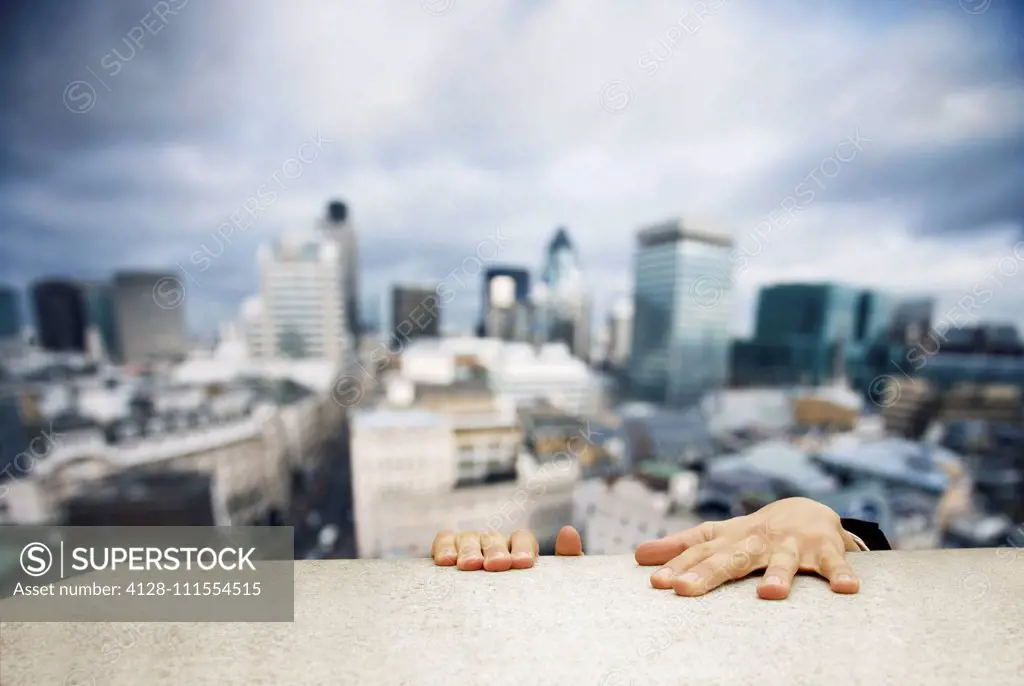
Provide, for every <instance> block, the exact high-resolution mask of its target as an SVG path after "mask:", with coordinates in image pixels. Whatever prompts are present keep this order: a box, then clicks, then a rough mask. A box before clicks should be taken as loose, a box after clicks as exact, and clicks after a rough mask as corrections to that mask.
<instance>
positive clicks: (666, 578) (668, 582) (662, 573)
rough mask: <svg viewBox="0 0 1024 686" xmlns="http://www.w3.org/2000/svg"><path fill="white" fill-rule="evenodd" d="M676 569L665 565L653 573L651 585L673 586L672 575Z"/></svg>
mask: <svg viewBox="0 0 1024 686" xmlns="http://www.w3.org/2000/svg"><path fill="white" fill-rule="evenodd" d="M674 575H675V571H674V570H673V569H672V568H671V567H663V568H662V569H659V570H658V571H656V572H655V573H654V574H651V586H653V587H654V588H672V577H673V576H674Z"/></svg>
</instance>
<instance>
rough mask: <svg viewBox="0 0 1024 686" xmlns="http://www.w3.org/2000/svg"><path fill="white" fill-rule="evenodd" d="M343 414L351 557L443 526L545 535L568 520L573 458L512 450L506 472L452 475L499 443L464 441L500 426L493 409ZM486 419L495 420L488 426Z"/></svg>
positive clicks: (406, 546) (419, 546) (423, 545)
mask: <svg viewBox="0 0 1024 686" xmlns="http://www.w3.org/2000/svg"><path fill="white" fill-rule="evenodd" d="M351 421H352V426H351V431H352V453H351V455H352V457H351V460H352V493H353V498H354V501H355V507H354V518H355V528H356V542H357V546H358V554H359V557H395V556H400V557H405V556H425V555H428V554H429V552H430V544H431V542H432V541H433V539H434V535H435V534H436V533H437V532H438V531H441V530H443V529H453V530H466V529H493V530H498V531H501V532H502V533H504V534H506V535H510V534H511V533H512V532H513V531H515V530H517V529H522V528H528V529H530V530H532V531H534V533H536V534H537V536H538V538H540V539H541V540H544V539H546V538H553V537H554V535H555V533H556V532H557V531H558V528H559V527H560V526H562V525H564V524H565V523H567V522H568V521H569V518H570V516H571V511H572V506H571V498H572V485H573V483H575V481H576V480H577V479H578V478H579V465H578V463H577V462H576V461H575V460H573V459H564V460H563V461H562V462H560V463H559V462H547V463H544V464H538V463H537V462H536V461H535V460H534V459H533V458H532V457H531V456H529V455H522V454H521V455H519V457H518V458H517V459H516V460H515V479H514V481H513V480H508V481H505V482H503V483H496V484H474V485H469V486H465V485H459V483H460V479H463V478H464V477H466V476H473V474H472V473H471V472H473V468H474V466H475V465H476V464H477V460H476V458H477V457H479V456H480V455H485V454H486V453H487V451H489V450H496V451H498V452H501V451H503V450H504V447H503V445H504V444H502V443H501V442H500V441H499V442H498V444H497V445H496V446H494V447H493V448H492V446H491V445H490V444H488V445H484V446H481V449H480V450H479V451H476V450H475V447H474V446H473V444H472V441H473V434H474V433H476V432H477V431H483V432H486V433H487V434H488V435H491V436H497V435H498V434H499V433H501V431H500V430H501V429H504V428H507V424H508V422H507V421H506V420H505V419H504V418H502V417H501V416H500V412H499V413H489V414H488V416H486V417H484V416H478V415H475V414H473V413H465V414H458V413H456V414H449V413H446V412H440V411H438V412H428V411H423V410H398V409H377V410H360V411H357V412H355V413H354V414H353V416H352V420H351ZM503 421H504V422H505V423H504V424H501V422H503ZM474 422H475V423H474ZM495 422H497V423H498V424H500V426H498V427H495V426H493V425H494V424H495ZM470 453H472V454H470ZM467 457H468V458H469V459H468V461H467Z"/></svg>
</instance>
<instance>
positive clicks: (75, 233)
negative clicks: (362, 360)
mask: <svg viewBox="0 0 1024 686" xmlns="http://www.w3.org/2000/svg"><path fill="white" fill-rule="evenodd" d="M170 4H171V5H173V6H175V7H176V8H177V11H176V13H174V14H165V15H164V16H163V17H162V19H163V21H162V22H159V23H154V22H155V19H154V17H153V15H152V13H151V12H150V10H151V7H150V6H149V5H147V4H144V3H143V4H139V3H133V4H128V3H122V4H121V5H120V6H117V5H115V7H114V8H113V9H104V10H97V11H91V12H90V13H88V15H87V16H85V17H83V19H84V20H86V21H82V22H80V23H76V22H60V23H59V24H58V23H56V22H50V21H48V20H49V19H51V18H52V13H53V12H55V11H57V9H55V8H57V7H58V6H57V5H55V4H52V3H51V4H48V3H41V4H38V5H33V6H32V7H30V8H27V9H23V10H20V11H19V12H20V13H21V14H20V16H17V17H15V19H16V21H14V22H12V23H11V31H12V33H14V34H15V35H13V36H12V38H11V45H12V46H14V50H13V51H12V53H11V55H12V56H11V57H10V58H9V59H8V60H7V62H6V67H5V74H6V75H5V78H4V79H3V92H4V93H5V95H6V96H7V97H5V100H7V101H8V102H13V103H14V107H12V108H11V110H10V111H9V112H7V113H5V114H4V115H3V116H4V123H5V126H4V127H3V131H4V134H3V138H2V140H0V145H2V146H3V150H4V151H5V154H6V157H7V158H8V160H9V165H8V166H7V167H6V168H5V169H4V170H3V174H2V176H0V208H2V210H0V220H2V221H3V222H4V225H5V227H6V228H5V243H6V246H5V247H6V248H7V251H8V256H7V257H6V258H5V259H4V261H3V265H4V273H3V274H2V275H0V281H4V282H10V283H12V284H13V285H15V286H17V287H18V288H19V289H21V290H22V291H23V292H24V291H25V289H26V286H27V285H28V284H29V282H30V281H32V280H34V279H37V278H42V277H47V276H51V275H68V276H74V277H77V278H81V279H95V278H102V277H104V276H107V275H109V274H110V273H112V272H114V271H116V270H118V269H126V268H128V269H153V268H160V269H166V268H167V267H173V265H174V263H175V262H177V263H180V264H182V265H184V266H185V267H186V268H187V269H189V270H191V272H192V276H194V277H195V278H196V280H197V281H198V285H194V284H188V283H187V281H186V279H184V278H183V279H182V280H183V281H186V285H187V286H190V290H189V294H188V298H187V300H186V302H185V304H184V306H185V307H186V312H187V316H188V321H189V328H190V330H191V331H193V332H197V333H210V332H212V331H213V330H215V328H216V326H217V324H218V323H219V322H220V321H222V320H225V319H231V318H234V317H235V315H236V314H237V311H238V307H239V305H240V304H241V302H242V300H243V299H244V298H245V297H246V296H247V295H249V294H250V293H252V292H253V291H254V289H255V286H256V284H257V278H256V273H257V271H256V270H257V266H256V260H255V253H256V246H257V245H258V244H259V243H261V242H264V241H267V240H269V239H271V238H273V237H276V236H277V235H279V234H281V233H282V232H283V231H284V230H285V229H294V228H303V229H306V228H312V227H313V226H314V225H315V222H316V220H317V218H318V217H319V215H320V214H321V212H322V207H323V203H324V202H325V200H327V199H328V198H332V197H340V198H343V199H344V200H345V201H346V202H347V203H348V204H349V206H350V208H351V212H352V217H353V221H354V224H355V226H356V228H357V231H358V232H359V235H360V241H361V243H360V258H361V264H360V267H361V269H360V272H361V273H360V276H361V279H362V281H363V284H365V285H364V287H363V289H362V291H363V292H364V293H366V294H367V295H373V294H376V295H378V296H380V295H383V294H386V293H387V292H388V289H389V288H390V286H391V285H393V284H396V283H403V282H409V281H415V282H422V281H430V280H434V281H439V280H441V279H443V278H444V277H445V275H447V274H448V273H450V272H451V271H452V270H453V269H456V268H458V266H459V262H460V260H461V258H462V257H464V256H467V255H471V254H472V251H473V246H474V245H475V244H476V243H477V242H479V241H480V240H483V239H484V238H485V237H486V236H487V235H488V234H490V233H492V232H493V231H494V229H495V227H498V226H500V227H501V229H502V232H503V234H506V235H508V236H509V237H510V240H509V243H508V251H507V254H505V255H503V256H502V257H503V259H502V262H503V263H508V264H513V265H522V266H524V267H527V268H529V269H530V270H531V272H532V273H533V274H534V275H536V274H537V273H538V272H539V268H540V265H541V260H542V252H543V246H544V244H545V243H546V240H547V239H548V237H549V236H550V234H551V232H552V231H553V230H554V228H555V227H556V226H559V225H565V226H566V227H567V228H568V229H569V231H570V232H571V234H572V236H573V238H574V240H575V242H576V244H577V246H578V248H579V251H580V259H581V263H582V267H583V271H584V274H585V277H586V279H587V283H588V286H589V288H590V289H591V291H592V294H593V299H594V303H595V308H596V312H595V316H594V317H593V321H602V320H603V319H604V316H605V313H606V312H607V310H608V307H609V306H610V304H611V302H612V301H613V300H614V299H615V298H616V297H617V296H619V295H621V294H623V293H628V292H629V291H630V290H631V284H632V273H631V260H632V251H633V245H634V240H633V239H634V233H635V231H636V230H637V229H638V228H639V227H641V226H643V225H647V224H649V223H651V222H656V221H660V220H663V219H666V218H668V217H671V216H677V215H683V216H686V215H687V214H691V213H700V214H705V215H712V216H714V217H716V218H718V219H720V220H721V221H722V222H723V223H726V224H728V225H729V226H731V227H733V231H734V235H735V240H736V245H737V248H738V249H740V250H744V251H746V252H747V253H748V254H747V255H741V256H740V257H742V258H745V259H737V260H736V262H735V263H734V267H735V269H734V273H735V277H734V278H735V280H736V288H735V294H736V295H735V300H736V305H735V311H734V313H733V321H732V331H733V333H734V334H736V335H743V334H746V333H749V331H750V328H751V324H752V321H753V312H754V303H755V300H756V291H757V288H759V287H761V286H763V285H766V284H768V283H776V282H783V281H835V282H841V283H850V284H852V285H862V286H871V287H874V288H878V289H880V290H893V291H896V292H909V293H924V294H934V295H935V296H936V298H937V305H936V317H938V318H941V317H942V313H943V312H946V311H948V310H949V308H950V307H952V306H954V305H955V304H956V303H957V302H958V301H960V300H961V299H962V298H963V297H964V296H965V295H968V294H970V293H971V292H972V289H974V288H975V287H976V286H977V285H978V284H980V283H982V282H984V281H985V280H986V279H988V278H990V276H991V274H992V270H993V269H997V270H999V269H1000V267H999V265H1000V264H1002V265H1003V267H1005V269H1002V270H1001V271H997V272H996V276H998V277H1000V279H1001V285H1000V286H998V287H996V288H993V291H994V294H993V297H992V298H991V299H990V300H989V301H988V302H987V303H986V304H985V306H984V308H983V309H981V310H979V311H977V312H975V313H974V314H976V315H977V316H979V317H980V318H983V319H987V320H993V321H999V320H1005V321H1012V322H1014V323H1016V324H1018V325H1019V326H1020V325H1021V324H1024V322H1022V321H1021V316H1020V315H1019V314H1018V312H1019V308H1016V307H1015V305H1016V302H1015V297H1014V290H1015V289H1013V288H1012V287H1011V288H1006V285H1007V283H1008V282H1010V283H1012V281H1010V279H1013V278H1015V277H1016V272H1017V271H1018V270H1019V261H1020V256H1024V249H1020V248H1018V249H1017V250H1016V252H1015V251H1014V246H1015V241H1016V240H1017V239H1018V238H1019V237H1020V235H1021V226H1022V224H1021V217H1022V215H1024V212H1022V211H1021V210H1022V208H1021V205H1020V198H1019V197H1018V196H1019V194H1018V193H1017V192H1016V190H1015V189H1017V188H1019V187H1020V186H1021V184H1022V182H1024V179H1022V178H1021V175H1022V171H1021V170H1022V168H1024V165H1020V164H1019V162H1020V159H1021V153H1022V144H1024V120H1022V116H1021V112H1022V111H1024V107H1021V106H1020V103H1022V102H1024V89H1022V87H1021V83H1020V80H1019V78H1017V76H1019V75H1018V74H1016V73H1015V72H1014V59H1015V57H1016V56H1015V54H1014V53H1013V51H1012V47H1011V44H1010V43H1009V42H1008V40H1007V36H1008V33H1004V32H1010V31H1012V27H1013V26H1015V25H1019V17H1017V16H1016V15H1014V14H1013V13H1012V9H1011V8H1010V7H1009V5H1008V4H1000V3H993V4H992V6H991V7H987V8H986V9H985V11H984V12H980V13H977V14H972V13H970V12H968V11H965V10H966V8H963V7H961V6H960V5H959V4H958V3H955V2H950V3H949V4H948V7H947V6H944V5H941V4H932V5H929V6H928V7H922V8H910V7H904V8H900V9H899V10H893V9H891V8H888V7H887V8H885V9H884V10H883V9H882V6H881V5H880V4H875V5H872V6H871V7H870V8H869V10H866V11H865V12H863V13H862V14H854V13H852V12H850V11H849V10H848V9H846V8H842V7H829V8H828V9H823V8H814V9H812V8H811V6H810V5H808V4H807V3H803V2H796V3H791V4H790V5H788V6H787V7H784V8H777V9H775V8H773V9H772V10H771V11H770V12H769V11H767V10H765V9H763V8H756V7H751V8H748V7H746V6H743V5H741V4H739V3H729V2H710V3H704V4H703V5H702V7H704V9H705V12H704V14H703V15H702V16H697V15H696V14H695V13H694V12H693V11H692V10H693V8H692V7H691V8H687V7H680V6H678V5H677V4H675V3H657V4H654V5H651V6H649V7H647V6H645V7H644V8H632V7H631V8H621V7H615V6H614V5H607V6H603V7H602V8H601V11H595V10H593V9H590V8H588V9H587V10H586V11H583V10H579V9H578V8H577V9H573V8H572V7H570V6H568V5H546V6H543V5H529V6H517V5H511V4H505V5H501V6H498V7H495V8H476V7H472V6H468V5H467V4H466V3H458V2H456V3H445V4H444V5H443V7H441V8H440V9H443V10H444V11H443V12H439V11H436V10H438V6H437V4H436V3H435V4H428V5H426V6H421V5H420V4H419V3H400V4H395V5H394V6H393V7H392V8H390V9H391V11H389V12H378V11H377V8H375V9H374V10H372V11H371V10H369V9H366V8H360V7H348V8H332V7H329V6H327V5H321V6H317V7H318V12H317V14H316V15H315V21H314V20H313V19H314V16H313V15H312V14H307V13H303V12H301V11H298V12H296V11H294V10H289V9H287V8H279V7H273V6H269V5H259V4H257V5H256V6H253V7H250V8H247V10H246V11H245V12H242V13H233V12H231V8H230V7H219V6H218V7H216V8H207V7H202V6H200V5H198V4H194V3H188V2H180V1H179V2H177V3H170ZM226 5H228V6H230V3H226ZM858 7H860V6H858ZM432 8H433V9H434V10H435V12H434V14H432V13H431V12H430V11H425V10H431V9H432ZM59 9H60V11H61V12H62V14H66V10H64V9H63V8H59ZM229 16H230V17H232V19H233V20H234V21H235V22H236V23H237V22H242V23H243V24H244V26H236V28H234V29H233V30H232V31H230V32H227V31H225V30H223V27H224V26H225V22H226V21H227V18H228V17H229ZM144 17H148V18H146V19H145V21H143V19H144ZM65 18H66V17H65ZM140 25H144V26H145V27H146V28H145V29H141V30H142V31H144V34H143V38H142V39H140V44H139V45H134V44H132V43H131V41H130V40H129V39H127V38H126V36H129V35H132V36H138V35H139V32H138V31H135V28H136V27H138V26H140ZM577 25H578V26H579V27H580V29H581V30H572V31H570V30H566V29H565V27H566V26H577ZM272 26H273V27H291V28H295V29H296V30H295V31H278V32H274V31H272V30H271V27H272ZM62 27H63V28H62ZM299 28H301V29H302V30H301V31H300V30H298V29H299ZM808 28H813V29H814V31H809V30H808ZM154 30H156V31H155V32H154ZM41 31H47V32H48V35H49V36H50V38H51V39H52V40H60V41H61V42H62V43H63V44H65V45H66V46H67V49H66V50H65V51H63V52H62V53H61V54H60V55H59V56H58V55H54V56H50V57H49V58H48V60H47V61H42V62H40V61H36V62H33V63H32V64H31V68H29V67H28V64H29V63H28V60H29V58H30V56H31V55H30V52H29V51H30V49H31V46H32V45H35V44H37V43H38V38H39V36H40V35H41V34H40V32H41ZM54 32H56V33H55V34H54ZM62 32H66V33H62ZM297 36H302V38H301V40H300V39H298V38H296V37H297ZM754 36H756V37H757V40H756V42H752V41H753V37H754ZM978 36H983V37H984V38H985V40H979V39H978ZM125 40H129V42H128V43H126V42H125ZM268 41H270V42H269V43H268ZM755 44H756V45H758V46H760V49H759V50H758V54H757V55H756V56H751V55H750V54H749V45H755ZM452 45H458V46H459V47H458V48H457V49H454V48H452V47H451V46H452ZM824 46H827V47H828V48H829V51H828V53H827V54H825V53H824V52H822V49H823V47H824ZM129 48H133V49H131V50H129ZM113 50H116V51H117V52H116V53H113V54H114V56H113V57H111V55H112V51H113ZM357 53H365V54H369V55H372V56H373V59H372V60H370V61H369V66H367V65H366V64H360V65H359V67H358V68H355V67H353V68H351V69H349V68H348V67H346V64H347V62H346V59H345V57H346V55H351V54H357ZM268 55H270V56H272V57H273V59H271V58H270V57H268ZM126 58H127V59H126ZM698 58H699V60H698ZM812 59H814V60H819V61H820V60H827V62H828V63H827V66H828V67H829V79H828V81H827V82H824V81H822V80H821V79H819V78H818V77H816V76H815V75H814V73H813V70H805V69H803V68H802V67H800V66H799V65H808V64H811V63H812V62H811V61H810V60H812ZM111 60H114V61H115V62H117V66H119V67H120V69H118V71H117V73H116V74H114V73H112V72H113V71H114V69H113V68H112V66H111V65H112V64H113V62H112V61H111ZM278 64H280V65H282V66H281V68H280V69H278V68H277V67H276V66H275V65H278ZM473 65H478V66H475V67H474V66H473ZM481 65H482V66H481ZM325 66H329V67H331V68H330V69H327V70H326V74H327V75H326V76H325V75H324V74H325V70H324V69H323V67H325ZM698 66H699V68H698ZM795 67H796V68H795ZM485 75H486V78H485ZM101 82H102V83H101ZM75 83H78V85H77V86H76V87H75V88H72V89H71V90H68V88H69V87H71V86H72V85H73V84H75ZM82 83H88V84H90V87H91V88H92V89H93V90H94V95H93V96H92V97H93V98H94V99H93V100H92V101H89V102H86V100H83V99H82V98H83V97H84V95H85V94H88V93H89V92H90V91H89V90H88V89H85V86H83V85H81V84H82ZM215 85H216V86H217V88H214V86H215ZM30 89H31V90H30ZM83 89H85V90H83ZM524 92H525V93H528V94H529V97H525V96H524V95H523V93H524ZM480 93H486V94H487V97H479V95H480ZM342 95H344V96H345V97H341V96H342ZM353 103H357V104H358V106H355V107H354V106H353ZM86 105H88V111H84V110H85V106H86ZM844 141H847V143H845V144H844ZM300 158H301V160H302V162H294V163H288V162H287V161H288V160H289V159H294V160H298V159H300ZM307 160H309V161H308V162H306V161H307ZM286 167H287V168H286ZM264 184H267V186H266V188H269V189H272V190H274V191H275V193H276V198H275V200H274V201H273V202H268V203H267V204H266V206H265V207H262V206H261V207H260V208H259V209H260V212H259V214H258V215H257V216H256V217H255V218H254V221H253V222H252V223H251V227H247V228H246V230H236V231H235V232H234V233H233V235H232V238H231V243H230V244H229V245H227V246H225V247H224V249H223V253H222V254H220V255H218V256H217V257H214V258H212V259H211V260H210V264H209V269H208V270H206V271H203V272H198V270H197V268H196V267H195V265H193V264H192V263H190V261H189V260H190V255H192V254H193V253H194V252H195V251H198V250H201V249H202V247H203V246H204V245H205V246H211V236H212V235H213V234H214V232H215V231H216V230H217V228H218V226H220V225H222V224H223V223H224V222H226V221H229V217H231V216H232V215H234V216H243V217H244V216H245V207H246V202H247V201H248V200H249V199H250V198H252V197H256V196H257V193H258V189H259V188H260V187H261V186H263V185H264ZM801 186H802V187H801ZM798 189H799V190H798ZM807 191H812V192H813V193H814V195H813V199H812V200H807V198H809V197H811V196H809V195H807ZM791 197H792V198H794V199H795V204H794V202H793V201H791V202H789V203H787V202H786V200H787V198H791ZM786 208H790V209H791V210H792V209H793V208H795V210H796V211H795V212H793V214H794V219H792V220H791V221H785V220H784V219H780V218H784V217H785V216H786V214H787V210H786ZM759 234H760V235H759ZM41 240H42V241H44V242H45V244H46V245H53V246H56V249H44V250H39V245H40V241H41ZM1001 260H1002V261H1003V262H1001ZM1007 272H1013V273H1007ZM993 285H995V282H993ZM479 291H480V289H479V285H478V284H474V285H473V287H472V288H468V289H466V290H465V291H464V292H460V294H459V297H458V298H456V299H454V300H453V301H452V302H451V303H450V306H451V309H450V310H449V311H446V315H445V320H446V322H451V323H452V324H453V325H456V326H458V327H460V328H463V329H466V330H469V329H470V328H471V327H472V326H473V324H474V323H475V321H476V318H477V317H478V313H479Z"/></svg>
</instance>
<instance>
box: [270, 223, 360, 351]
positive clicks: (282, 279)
mask: <svg viewBox="0 0 1024 686" xmlns="http://www.w3.org/2000/svg"><path fill="white" fill-rule="evenodd" d="M341 250H342V246H341V244H340V243H339V242H338V241H336V240H332V239H331V238H328V237H322V236H317V235H306V234H301V233H294V234H288V235H286V236H284V237H282V238H281V239H280V240H278V241H275V242H273V243H271V244H268V245H263V246H260V249H259V252H258V260H259V272H260V291H261V292H260V300H259V302H260V306H259V307H260V313H259V314H260V316H261V317H262V321H260V323H259V326H258V327H256V328H257V329H258V330H259V336H260V341H259V344H258V345H257V346H255V348H256V351H254V353H255V352H257V351H258V354H259V355H261V356H263V357H267V358H278V357H286V358H318V359H326V360H331V361H334V362H336V363H338V364H341V363H343V361H344V360H345V357H346V356H347V354H348V353H349V351H351V350H352V345H353V336H352V333H351V330H350V329H349V328H348V326H349V319H348V310H347V304H348V302H347V298H346V297H345V289H344V288H343V282H344V278H345V275H344V260H342V259H341V254H340V253H341Z"/></svg>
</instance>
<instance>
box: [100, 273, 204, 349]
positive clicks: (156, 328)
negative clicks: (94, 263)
mask: <svg viewBox="0 0 1024 686" xmlns="http://www.w3.org/2000/svg"><path fill="white" fill-rule="evenodd" d="M184 301H185V286H184V284H183V283H182V282H181V281H180V280H179V279H177V278H176V277H175V276H173V275H172V274H171V273H170V272H118V273H117V274H115V275H114V282H113V302H114V311H115V313H116V317H115V320H116V321H115V327H116V331H117V336H118V338H117V340H118V344H117V349H118V351H119V352H120V357H121V360H122V361H123V362H125V363H127V364H147V363H150V362H157V361H172V360H177V359H181V358H183V357H185V356H186V355H187V354H188V335H187V333H186V330H185V306H184V305H185V303H184Z"/></svg>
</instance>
